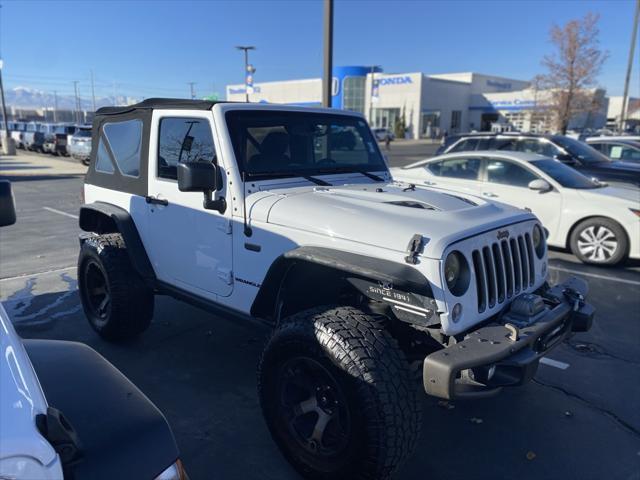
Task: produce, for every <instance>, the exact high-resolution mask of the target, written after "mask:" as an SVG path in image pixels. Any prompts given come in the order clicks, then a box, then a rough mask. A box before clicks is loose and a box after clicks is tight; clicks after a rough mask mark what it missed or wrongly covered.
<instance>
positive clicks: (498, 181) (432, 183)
mask: <svg viewBox="0 0 640 480" xmlns="http://www.w3.org/2000/svg"><path fill="white" fill-rule="evenodd" d="M391 173H392V175H393V177H394V179H396V180H400V181H405V182H409V183H413V184H415V185H416V186H429V187H435V188H443V189H448V190H454V191H459V192H464V193H470V194H474V195H477V196H481V197H484V198H486V199H489V200H494V201H499V202H502V203H506V204H509V205H513V206H515V207H519V208H524V209H528V210H531V211H532V212H533V213H534V214H535V215H536V216H537V217H538V218H539V219H540V221H541V222H542V224H543V225H544V226H545V227H546V229H547V230H548V234H549V235H548V239H547V242H548V244H549V245H552V246H556V247H562V248H566V247H568V248H570V249H571V251H572V252H573V253H574V254H575V255H576V256H577V257H578V258H579V259H580V260H581V261H583V262H585V263H593V264H599V265H615V264H617V263H619V262H621V261H622V260H624V259H625V258H626V257H630V258H640V190H637V189H626V188H616V187H610V186H607V185H606V184H602V183H599V182H597V181H596V180H592V179H589V178H587V177H585V176H584V175H582V174H581V173H579V172H577V171H576V170H574V169H572V168H571V167H568V166H566V165H564V164H563V163H561V162H559V161H557V160H553V159H551V158H548V157H543V156H541V155H536V154H530V153H520V152H503V151H475V152H460V153H454V154H445V155H440V156H437V157H433V158H430V159H426V160H422V161H420V162H417V163H414V164H411V165H408V166H406V167H403V168H392V169H391Z"/></svg>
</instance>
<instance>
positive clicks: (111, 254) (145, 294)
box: [78, 233, 154, 340]
mask: <svg viewBox="0 0 640 480" xmlns="http://www.w3.org/2000/svg"><path fill="white" fill-rule="evenodd" d="M87 255H91V256H93V257H94V258H96V257H97V259H98V260H99V262H100V263H101V265H102V267H103V269H104V271H105V272H106V275H107V281H108V283H109V290H110V294H111V315H110V318H109V321H108V322H107V324H106V325H105V326H104V327H103V328H100V329H98V328H96V326H95V325H94V324H93V322H91V321H90V322H89V323H90V324H91V326H92V327H94V329H95V330H96V331H97V332H98V333H99V334H100V335H101V336H102V337H104V338H105V339H108V340H120V339H124V338H130V337H135V336H137V335H139V334H140V333H142V332H143V331H144V330H146V329H147V327H148V326H149V324H150V323H151V319H152V318H153V310H154V295H153V291H152V290H151V289H150V288H149V287H147V286H146V285H145V284H144V282H143V280H142V279H141V278H140V276H139V275H138V273H137V272H136V271H135V270H134V269H133V267H132V265H131V261H130V259H129V254H128V253H127V250H126V245H125V242H124V239H123V238H122V235H120V234H119V233H109V234H103V235H93V236H91V237H89V238H87V239H86V240H85V241H84V242H83V244H82V248H81V251H80V257H79V259H78V277H80V275H81V274H82V272H81V270H82V264H83V261H84V259H85V258H86V256H87ZM85 312H87V308H85ZM87 317H89V314H88V313H87Z"/></svg>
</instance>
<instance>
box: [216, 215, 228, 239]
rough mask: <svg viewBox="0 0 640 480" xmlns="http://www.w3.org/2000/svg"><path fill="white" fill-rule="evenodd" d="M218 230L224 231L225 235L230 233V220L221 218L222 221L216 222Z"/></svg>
mask: <svg viewBox="0 0 640 480" xmlns="http://www.w3.org/2000/svg"><path fill="white" fill-rule="evenodd" d="M218 230H220V231H222V232H224V233H226V234H227V235H230V234H231V220H229V219H228V218H223V219H222V221H221V222H220V223H219V224H218Z"/></svg>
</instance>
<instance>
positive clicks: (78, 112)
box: [73, 80, 80, 123]
mask: <svg viewBox="0 0 640 480" xmlns="http://www.w3.org/2000/svg"><path fill="white" fill-rule="evenodd" d="M73 90H74V92H75V96H76V123H80V98H79V97H78V80H74V81H73Z"/></svg>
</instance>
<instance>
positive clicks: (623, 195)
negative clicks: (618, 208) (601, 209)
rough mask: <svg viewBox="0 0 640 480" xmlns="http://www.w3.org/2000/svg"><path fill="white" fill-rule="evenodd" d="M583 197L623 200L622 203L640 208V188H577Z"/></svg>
mask: <svg viewBox="0 0 640 480" xmlns="http://www.w3.org/2000/svg"><path fill="white" fill-rule="evenodd" d="M576 192H578V193H579V194H580V196H581V197H582V198H585V199H589V200H592V199H593V200H602V199H603V198H602V197H608V198H609V199H615V200H621V201H622V202H621V203H629V204H631V205H630V207H631V208H633V206H634V205H635V208H640V189H637V188H619V187H602V188H593V189H584V190H576Z"/></svg>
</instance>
